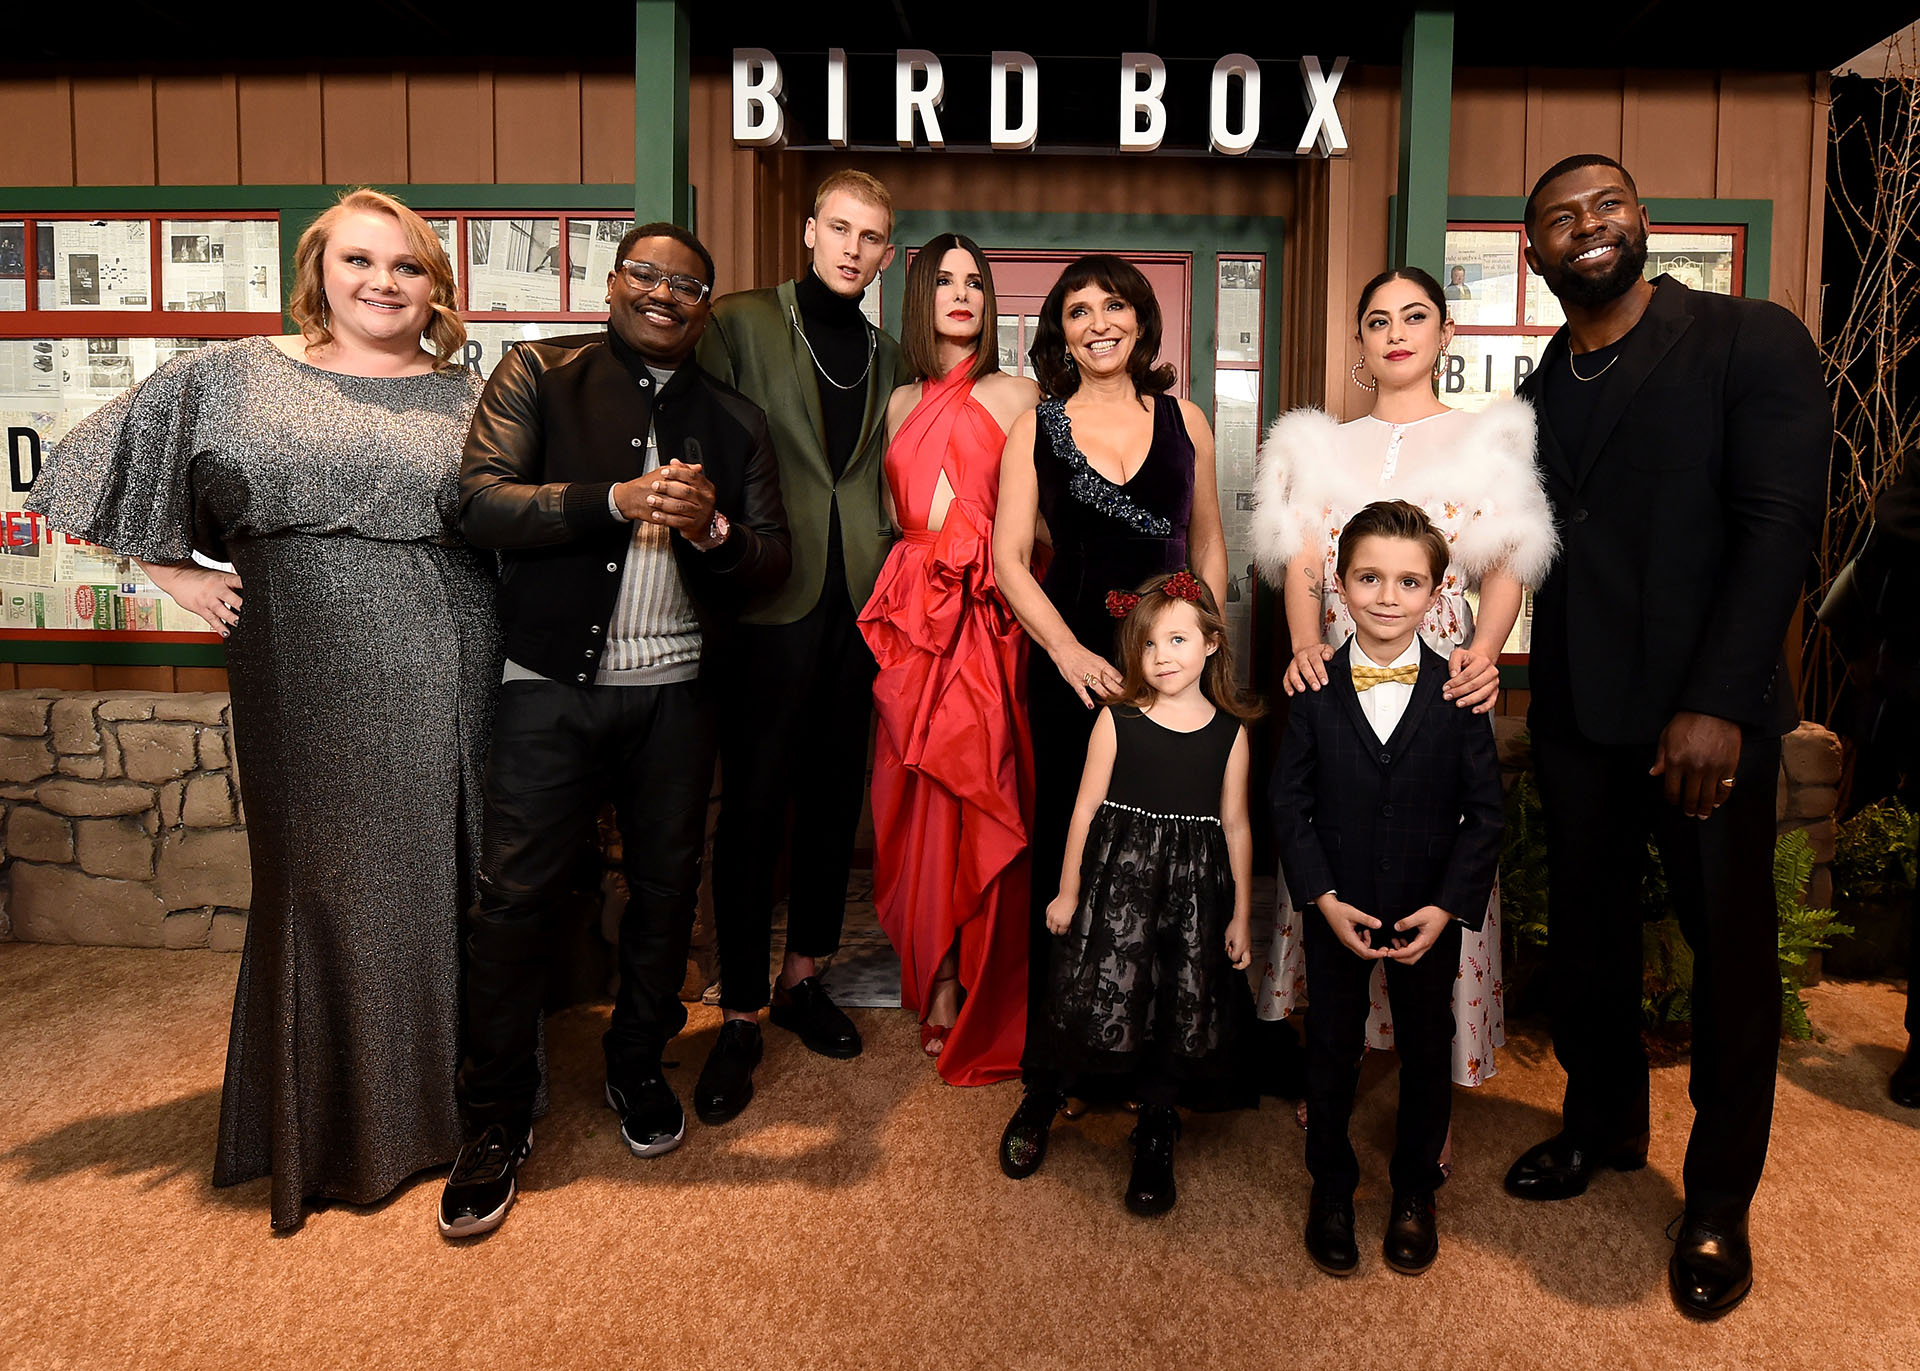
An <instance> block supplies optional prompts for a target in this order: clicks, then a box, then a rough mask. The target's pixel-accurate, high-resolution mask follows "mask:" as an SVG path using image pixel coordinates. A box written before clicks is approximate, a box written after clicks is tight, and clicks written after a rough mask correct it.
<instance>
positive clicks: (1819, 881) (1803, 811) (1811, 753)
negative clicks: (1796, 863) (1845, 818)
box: [1773, 722, 1840, 909]
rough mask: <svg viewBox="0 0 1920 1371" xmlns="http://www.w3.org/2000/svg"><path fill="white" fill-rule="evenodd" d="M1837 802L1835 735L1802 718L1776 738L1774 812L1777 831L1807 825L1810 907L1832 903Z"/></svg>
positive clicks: (1836, 739)
mask: <svg viewBox="0 0 1920 1371" xmlns="http://www.w3.org/2000/svg"><path fill="white" fill-rule="evenodd" d="M1839 803H1840V739H1839V738H1838V737H1837V736H1836V735H1835V734H1834V733H1832V732H1831V731H1830V730H1828V729H1824V728H1822V727H1820V725H1819V724H1816V723H1812V722H1806V723H1802V724H1801V725H1800V727H1798V728H1796V729H1794V731H1793V732H1791V733H1789V734H1788V735H1787V736H1786V737H1785V738H1783V739H1781V743H1780V781H1779V785H1778V787H1777V788H1776V790H1775V791H1774V799H1773V817H1774V821H1775V825H1776V832H1777V833H1778V834H1785V833H1786V832H1788V831H1789V830H1790V829H1795V828H1804V829H1806V830H1807V841H1808V842H1809V843H1811V844H1812V846H1813V860H1814V863H1815V865H1814V868H1813V875H1812V876H1811V877H1810V878H1809V879H1808V881H1807V908H1809V909H1831V908H1833V871H1832V869H1831V863H1832V861H1833V843H1834V839H1835V837H1836V836H1837V825H1836V824H1835V822H1834V810H1835V808H1836V806H1838V805H1839Z"/></svg>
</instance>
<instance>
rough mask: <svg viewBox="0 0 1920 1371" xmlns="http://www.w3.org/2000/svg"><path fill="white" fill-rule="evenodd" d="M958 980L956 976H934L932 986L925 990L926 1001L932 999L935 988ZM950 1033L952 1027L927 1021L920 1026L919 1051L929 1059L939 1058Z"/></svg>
mask: <svg viewBox="0 0 1920 1371" xmlns="http://www.w3.org/2000/svg"><path fill="white" fill-rule="evenodd" d="M959 979H960V978H959V977H958V976H935V977H934V978H933V985H932V986H929V987H928V988H927V999H928V1000H929V1001H931V1000H932V999H933V990H934V988H935V987H937V986H940V985H942V984H945V983H946V982H948V981H957V980H959ZM956 1017H957V1016H956ZM951 1032H953V1025H952V1024H950V1023H933V1022H931V1021H929V1022H927V1023H923V1024H921V1025H920V1050H921V1051H922V1052H924V1053H926V1054H927V1055H928V1056H929V1057H937V1056H939V1055H940V1053H941V1051H942V1050H943V1049H945V1047H946V1045H947V1035H948V1034H949V1033H951Z"/></svg>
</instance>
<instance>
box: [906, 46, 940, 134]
mask: <svg viewBox="0 0 1920 1371" xmlns="http://www.w3.org/2000/svg"><path fill="white" fill-rule="evenodd" d="M915 72H925V73H926V75H927V84H926V85H924V86H915V85H914V84H913V77H914V73H915ZM946 97H947V80H946V77H945V76H943V75H942V74H941V72H940V59H939V58H938V57H935V56H934V55H933V54H932V53H930V52H928V51H927V50H926V49H925V48H901V49H900V50H899V51H898V52H897V53H895V54H894V58H893V138H894V141H895V142H897V143H898V144H899V145H900V146H901V147H903V148H912V147H913V119H914V116H915V115H916V114H917V115H919V117H920V125H921V127H922V128H924V129H925V130H926V134H927V146H928V147H930V148H944V147H945V146H946V145H947V140H946V139H945V138H943V137H941V136H940V120H939V117H938V114H937V111H938V110H939V108H940V104H941V102H942V101H943V100H945V99H946Z"/></svg>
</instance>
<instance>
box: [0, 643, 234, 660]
mask: <svg viewBox="0 0 1920 1371" xmlns="http://www.w3.org/2000/svg"><path fill="white" fill-rule="evenodd" d="M0 662H18V663H26V664H30V665H54V666H218V667H224V666H225V665H226V664H227V650H226V649H225V648H224V647H222V646H220V644H218V643H121V642H101V643H90V642H75V641H72V640H61V641H47V642H42V641H38V640H34V639H20V638H7V639H0Z"/></svg>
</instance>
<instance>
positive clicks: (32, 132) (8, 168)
mask: <svg viewBox="0 0 1920 1371" xmlns="http://www.w3.org/2000/svg"><path fill="white" fill-rule="evenodd" d="M0 129H5V130H6V135H5V136H4V137H0V185H6V186H70V185H72V184H73V90H72V87H71V86H70V84H69V83H68V81H67V78H66V77H64V76H8V77H0Z"/></svg>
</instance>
